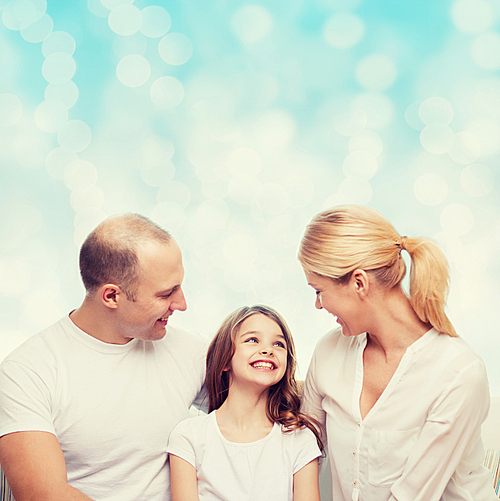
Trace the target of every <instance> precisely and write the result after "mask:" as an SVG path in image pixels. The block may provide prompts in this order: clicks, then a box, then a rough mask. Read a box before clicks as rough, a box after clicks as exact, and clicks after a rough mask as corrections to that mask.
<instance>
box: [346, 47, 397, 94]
mask: <svg viewBox="0 0 500 501" xmlns="http://www.w3.org/2000/svg"><path fill="white" fill-rule="evenodd" d="M397 74H398V72H397V68H396V65H395V64H394V62H393V61H392V59H391V58H389V57H387V56H384V55H381V54H375V55H373V56H367V57H365V58H364V59H362V60H361V61H360V63H359V64H358V66H357V67H356V71H355V75H356V80H357V81H358V82H359V84H360V85H361V86H362V87H364V88H365V89H367V90H369V91H372V92H379V91H382V90H386V89H388V88H389V87H390V86H391V85H392V84H393V83H394V80H396V76H397Z"/></svg>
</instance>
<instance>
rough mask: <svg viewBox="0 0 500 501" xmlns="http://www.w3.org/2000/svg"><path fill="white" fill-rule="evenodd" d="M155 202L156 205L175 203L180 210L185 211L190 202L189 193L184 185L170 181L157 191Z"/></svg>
mask: <svg viewBox="0 0 500 501" xmlns="http://www.w3.org/2000/svg"><path fill="white" fill-rule="evenodd" d="M156 201H157V202H158V203H162V202H175V203H176V204H178V205H179V206H180V207H181V208H182V209H185V208H186V207H187V206H188V205H189V202H190V201H191V192H190V191H189V188H188V187H187V186H186V185H185V184H184V183H181V182H179V181H170V182H168V183H167V184H164V185H163V186H162V187H161V188H160V189H159V190H158V193H157V194H156Z"/></svg>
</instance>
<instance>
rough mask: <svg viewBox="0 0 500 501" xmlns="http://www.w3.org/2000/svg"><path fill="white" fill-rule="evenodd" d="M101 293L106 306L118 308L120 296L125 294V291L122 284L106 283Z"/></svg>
mask: <svg viewBox="0 0 500 501" xmlns="http://www.w3.org/2000/svg"><path fill="white" fill-rule="evenodd" d="M100 295H101V301H102V302H103V303H104V306H106V307H108V308H110V309H115V308H117V307H118V303H119V301H120V299H121V297H120V296H122V297H123V296H125V294H124V292H123V291H122V290H121V289H120V286H119V285H116V284H104V285H103V286H101V289H100Z"/></svg>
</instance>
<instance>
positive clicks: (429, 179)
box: [413, 173, 448, 205]
mask: <svg viewBox="0 0 500 501" xmlns="http://www.w3.org/2000/svg"><path fill="white" fill-rule="evenodd" d="M413 193H414V194H415V198H416V199H417V200H418V201H419V202H420V203H421V204H423V205H438V204H440V203H442V202H444V200H445V199H446V196H447V195H448V183H447V182H446V181H445V179H444V178H443V176H441V175H439V174H435V173H427V174H423V175H422V176H420V177H419V178H418V179H417V181H416V182H415V185H414V186H413Z"/></svg>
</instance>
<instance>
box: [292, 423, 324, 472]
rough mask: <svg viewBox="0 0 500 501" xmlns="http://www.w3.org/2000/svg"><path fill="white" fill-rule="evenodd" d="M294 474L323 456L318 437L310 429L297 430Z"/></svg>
mask: <svg viewBox="0 0 500 501" xmlns="http://www.w3.org/2000/svg"><path fill="white" fill-rule="evenodd" d="M294 433H295V437H294V452H295V458H294V462H293V474H294V475H295V473H297V472H298V471H299V470H301V469H302V468H304V466H306V465H307V464H309V463H310V462H311V461H312V460H314V459H316V458H317V457H319V456H321V451H320V449H319V447H318V442H317V440H316V436H315V435H314V433H313V432H312V431H311V430H310V429H309V428H302V429H300V430H295V432H294Z"/></svg>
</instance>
